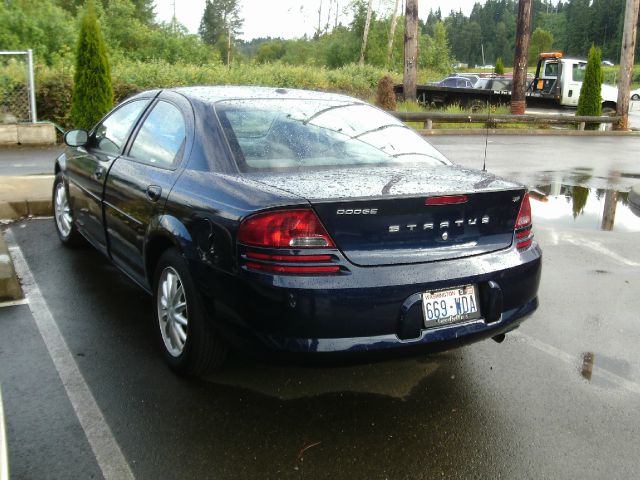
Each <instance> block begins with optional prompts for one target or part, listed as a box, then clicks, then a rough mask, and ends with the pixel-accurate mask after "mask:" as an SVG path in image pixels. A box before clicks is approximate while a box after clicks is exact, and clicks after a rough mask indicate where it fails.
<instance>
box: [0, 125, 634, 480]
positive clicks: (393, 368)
mask: <svg viewBox="0 0 640 480" xmlns="http://www.w3.org/2000/svg"><path fill="white" fill-rule="evenodd" d="M439 138H444V137H439ZM471 138H472V140H469V141H468V142H467V140H466V139H465V142H463V143H464V144H463V145H461V140H460V138H458V139H457V140H454V139H453V138H452V139H451V140H449V139H446V140H445V141H442V142H440V144H439V146H440V148H441V150H442V151H444V152H445V153H448V154H449V155H450V157H452V158H453V159H454V160H458V161H460V162H461V163H465V164H466V163H467V161H468V162H469V163H471V162H475V160H476V159H475V155H476V152H475V151H474V152H472V147H473V146H476V148H477V145H478V144H479V142H480V140H477V139H475V137H471ZM510 138H511V137H510ZM519 138H520V137H515V139H514V140H512V141H513V142H516V143H514V144H512V145H511V147H509V144H508V143H507V142H508V141H509V140H505V139H495V138H494V140H496V141H497V142H501V143H500V144H494V146H497V145H501V147H500V148H501V151H503V152H504V154H503V155H501V156H497V155H494V157H493V158H492V159H491V163H488V168H489V170H494V171H497V172H498V173H506V174H509V173H511V174H512V175H513V176H515V177H516V178H517V179H520V180H521V181H524V182H527V183H528V184H529V185H532V186H536V187H538V188H539V189H540V190H541V191H542V192H543V193H545V194H547V195H548V196H549V197H550V200H549V201H547V202H546V203H541V202H540V203H537V202H535V201H534V202H533V211H534V226H535V229H536V236H537V239H538V241H539V242H540V243H541V245H542V247H543V250H544V271H543V280H542V284H541V287H540V308H539V310H538V311H537V312H536V313H535V315H534V316H532V317H531V318H530V319H529V320H527V321H526V322H525V323H524V324H523V325H522V327H521V328H520V329H519V330H518V331H516V332H514V333H513V334H510V335H507V338H506V340H505V341H504V342H503V343H502V344H500V345H498V344H496V343H494V342H493V341H485V342H482V343H478V344H474V345H471V346H468V347H465V348H462V349H458V350H453V351H449V352H445V353H442V354H438V355H430V356H427V355H425V356H422V357H417V358H408V359H400V360H394V361H389V362H382V363H374V364H362V365H355V366H344V367H333V368H304V367H296V366H282V365H269V364H261V363H257V362H254V361H252V360H249V359H247V358H244V357H242V356H239V355H235V356H233V357H232V358H231V359H230V361H229V362H228V364H227V366H226V368H225V370H224V371H222V372H221V373H216V374H213V375H210V376H208V377H206V378H202V379H190V380H184V379H181V378H178V377H176V376H175V375H173V374H172V373H171V372H170V371H169V370H168V369H167V368H166V367H165V366H164V364H163V363H162V361H161V358H160V356H159V354H158V351H157V348H156V345H155V344H154V340H153V328H154V325H153V319H152V316H151V311H152V305H151V301H150V299H149V298H148V297H146V295H145V294H144V293H142V292H141V291H140V290H139V289H138V288H137V287H135V286H134V285H133V284H131V283H130V282H129V280H127V279H126V278H125V277H124V276H123V275H122V274H120V273H118V271H117V270H116V269H115V268H114V267H113V266H111V265H110V264H109V262H108V261H107V260H105V259H103V258H102V257H101V256H100V255H99V254H98V253H97V252H95V251H93V250H92V249H90V248H87V249H84V250H79V251H70V250H67V249H65V248H63V247H61V246H60V245H59V243H58V241H57V239H56V238H55V233H54V227H53V224H52V220H31V221H26V222H23V223H19V224H14V225H13V226H11V227H10V229H9V231H8V232H6V236H7V237H8V240H9V241H10V242H12V244H13V245H17V246H19V247H20V249H21V250H22V253H23V255H24V257H25V259H26V261H27V263H28V266H29V268H30V270H31V272H32V274H33V276H34V278H35V281H36V283H37V285H38V287H39V289H40V291H41V293H42V296H43V297H44V299H45V300H46V302H47V305H48V308H49V310H50V312H51V314H52V316H53V318H54V320H55V322H56V323H57V325H58V326H59V328H60V331H61V333H62V335H63V337H64V339H65V341H66V343H67V345H68V348H69V350H70V352H71V353H72V354H73V357H74V359H75V361H76V363H77V365H78V367H79V369H80V371H81V373H82V375H83V377H84V379H85V381H86V383H87V385H88V386H89V388H90V390H91V392H92V394H93V396H94V398H95V400H96V402H97V404H98V406H99V408H100V410H101V411H102V414H103V416H104V418H105V420H106V422H107V423H108V425H109V427H110V429H111V431H112V433H113V436H114V438H115V440H116V441H117V443H118V444H119V446H120V448H121V450H122V452H123V454H124V457H125V458H126V461H127V462H128V464H129V465H130V467H131V470H132V471H133V473H134V475H135V476H136V477H137V478H154V479H155V478H163V479H164V478H166V479H172V478H176V479H178V478H216V479H226V478H229V479H231V478H233V479H236V478H237V479H245V478H265V479H267V478H273V479H279V478H292V479H296V478H334V479H335V478H363V479H385V478H388V479H404V478H407V479H414V478H415V479H422V478H424V479H431V478H635V477H637V475H638V471H639V470H640V443H639V442H638V438H640V416H639V415H638V411H639V410H640V357H639V355H638V351H639V344H640V322H639V321H638V320H640V314H639V313H638V312H640V296H639V295H638V291H639V288H640V242H638V235H639V234H638V233H637V231H638V230H635V227H634V225H635V224H633V220H631V217H629V218H627V214H628V212H627V210H626V209H625V208H626V207H625V205H624V201H623V199H622V198H620V199H618V202H617V205H618V209H617V210H616V212H615V213H616V214H617V216H618V217H617V218H618V220H616V221H620V222H621V223H619V224H614V225H616V226H617V227H620V225H627V224H628V225H631V227H629V228H614V229H613V231H602V230H601V228H600V224H599V223H598V222H596V224H595V226H592V225H589V226H584V225H581V224H578V223H577V222H576V219H579V218H581V217H584V215H585V213H584V212H587V211H588V209H589V208H592V209H596V210H597V208H598V205H602V204H603V201H604V200H603V198H604V197H606V191H607V190H611V191H616V192H619V193H624V191H625V190H626V189H628V187H629V185H630V184H632V183H633V182H636V183H637V182H638V181H639V180H638V178H640V165H637V158H640V157H639V156H638V153H639V152H638V150H640V140H638V139H622V140H624V142H622V143H617V142H620V140H619V139H617V138H610V139H609V138H607V139H604V140H603V139H600V140H599V141H598V142H591V139H589V138H581V139H578V140H579V141H581V142H585V143H576V144H571V145H572V147H568V144H567V143H565V142H566V139H562V140H561V141H560V142H559V143H555V144H554V143H553V141H552V140H547V139H545V140H543V142H541V143H540V142H539V140H538V139H533V140H531V141H530V140H527V139H520V140H518V139H519ZM490 140H491V139H490ZM630 140H632V141H630ZM518 142H522V143H518ZM529 142H531V143H529ZM547 142H548V143H547ZM556 142H557V141H556ZM525 143H526V145H531V146H530V147H526V146H525ZM489 148H490V149H491V148H492V146H491V144H490V146H489ZM530 149H538V152H540V155H541V156H540V158H544V160H539V161H538V162H537V165H531V162H529V161H527V160H526V159H523V157H527V156H530V155H531V152H530ZM449 150H451V152H454V153H453V154H451V152H450V151H449ZM456 151H458V152H459V154H460V156H459V158H456V157H455V152H456ZM493 151H494V152H496V151H497V150H495V149H494V150H493ZM512 152H518V153H517V157H515V158H516V159H517V163H514V154H513V153H512ZM551 153H554V155H553V156H551ZM471 155H473V158H471ZM480 158H482V157H480ZM584 169H588V170H589V171H588V172H586V173H585V172H584ZM575 186H583V187H586V190H587V191H588V192H589V193H588V196H587V201H586V207H585V210H584V212H582V213H579V214H578V215H577V216H576V219H574V217H573V215H572V214H571V212H569V213H567V214H566V215H565V217H566V218H564V221H557V219H554V218H551V216H549V215H547V216H545V215H542V214H543V213H544V212H543V208H542V207H544V206H545V205H549V204H550V202H551V201H552V200H553V199H556V200H558V201H562V202H565V203H568V204H570V203H571V201H572V200H573V202H576V198H577V197H576V198H573V196H572V195H573V194H572V193H571V192H572V191H573V190H572V189H571V188H570V187H575ZM567 189H569V190H567ZM599 192H600V195H599ZM603 195H604V196H603ZM599 197H600V198H599ZM592 203H593V204H592ZM536 211H538V212H540V214H541V215H540V218H537V217H536ZM601 213H602V212H600V214H601ZM620 218H622V220H619V219H620ZM0 383H2V389H3V394H4V401H5V410H6V412H5V413H6V415H7V421H8V432H7V433H8V439H9V450H10V462H11V471H12V475H13V477H12V478H16V479H20V478H25V479H26V478H28V479H31V478H60V479H64V478H101V477H102V473H101V470H100V467H99V465H98V463H97V462H96V459H95V456H94V453H93V452H92V449H91V447H90V445H89V444H88V442H87V439H86V437H85V436H84V432H83V430H82V428H81V426H80V424H79V422H78V420H77V418H76V415H75V413H74V410H73V408H72V405H71V404H70V402H69V400H68V398H67V397H66V394H65V390H64V388H63V386H62V384H61V382H60V378H59V377H58V374H57V372H56V368H55V366H54V364H53V362H52V360H51V357H50V356H49V354H48V352H47V350H46V348H45V345H44V343H43V341H42V338H41V337H40V336H39V333H38V330H37V328H36V325H35V322H34V319H33V317H32V315H31V312H30V310H29V307H28V306H27V305H19V306H13V307H4V308H1V309H0Z"/></svg>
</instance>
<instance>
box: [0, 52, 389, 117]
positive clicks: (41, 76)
mask: <svg viewBox="0 0 640 480" xmlns="http://www.w3.org/2000/svg"><path fill="white" fill-rule="evenodd" d="M0 70H2V69H1V68H0ZM72 71H73V70H72V67H71V65H68V64H67V65H59V66H56V67H46V66H39V67H38V69H37V71H36V84H37V94H36V101H37V104H38V117H39V118H40V119H41V120H50V121H52V122H55V123H57V124H59V125H62V126H63V127H69V126H70V123H69V120H70V118H69V108H70V106H71V91H72V83H73V77H72ZM3 73H5V72H2V71H0V78H1V77H2V76H3ZM387 73H388V72H386V71H384V70H381V69H378V68H375V67H371V66H366V65H365V66H358V65H347V66H345V67H342V68H338V69H335V70H331V69H327V68H324V67H309V66H291V65H283V64H263V65H254V64H240V65H236V66H233V67H232V68H228V67H226V66H224V65H202V66H197V65H175V64H173V65H172V64H169V63H166V62H162V61H156V62H144V63H142V62H131V61H128V62H119V63H118V64H116V65H113V66H112V69H111V78H112V84H113V93H114V102H115V103H118V102H119V101H121V100H123V99H125V98H127V97H130V96H131V95H134V94H136V93H138V92H141V91H143V90H148V89H152V88H163V87H176V86H187V85H262V86H275V87H287V88H304V89H311V90H321V91H330V92H341V93H346V94H348V95H352V96H356V97H358V98H362V99H369V98H371V97H372V96H373V95H374V93H375V90H376V86H377V84H378V80H379V79H380V77H382V76H383V75H385V74H387ZM394 81H397V82H399V81H400V77H399V76H398V75H394Z"/></svg>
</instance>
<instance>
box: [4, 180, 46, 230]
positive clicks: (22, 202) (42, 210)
mask: <svg viewBox="0 0 640 480" xmlns="http://www.w3.org/2000/svg"><path fill="white" fill-rule="evenodd" d="M53 179H54V177H53V175H32V176H24V177H18V176H16V177H0V218H1V219H4V220H17V219H19V218H23V217H29V216H33V217H42V216H49V215H52V212H53V205H52V203H51V188H52V185H53Z"/></svg>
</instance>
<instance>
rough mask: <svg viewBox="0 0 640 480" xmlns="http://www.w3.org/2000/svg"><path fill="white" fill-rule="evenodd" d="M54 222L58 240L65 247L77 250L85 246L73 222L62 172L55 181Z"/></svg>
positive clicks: (53, 198) (53, 196) (53, 195)
mask: <svg viewBox="0 0 640 480" xmlns="http://www.w3.org/2000/svg"><path fill="white" fill-rule="evenodd" d="M52 203H53V220H54V223H55V226H56V232H57V233H58V238H60V241H61V242H62V244H63V245H64V246H65V247H69V248H77V247H81V246H83V245H84V243H85V242H84V238H83V237H82V235H81V234H80V233H79V232H78V230H77V229H76V224H75V223H74V221H73V214H72V212H71V206H70V205H69V190H68V188H67V184H66V183H65V181H64V177H63V176H62V172H58V173H57V174H56V178H55V180H54V181H53V194H52Z"/></svg>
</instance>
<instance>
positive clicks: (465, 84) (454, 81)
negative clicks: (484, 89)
mask: <svg viewBox="0 0 640 480" xmlns="http://www.w3.org/2000/svg"><path fill="white" fill-rule="evenodd" d="M437 85H438V86H440V87H451V88H473V83H472V82H471V80H470V79H468V78H466V77H447V78H445V79H443V80H440V81H439V82H438V83H437Z"/></svg>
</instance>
